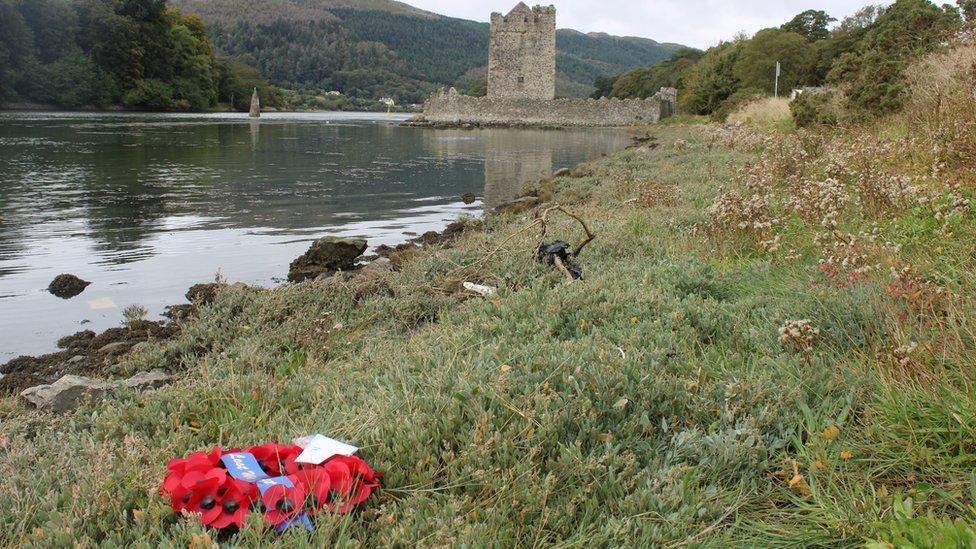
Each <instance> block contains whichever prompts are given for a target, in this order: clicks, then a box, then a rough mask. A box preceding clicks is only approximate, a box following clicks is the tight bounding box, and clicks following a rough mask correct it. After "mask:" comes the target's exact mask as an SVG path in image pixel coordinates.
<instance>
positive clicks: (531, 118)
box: [418, 88, 674, 127]
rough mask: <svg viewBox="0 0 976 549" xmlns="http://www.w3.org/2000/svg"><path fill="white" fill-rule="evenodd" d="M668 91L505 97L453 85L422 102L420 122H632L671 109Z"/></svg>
mask: <svg viewBox="0 0 976 549" xmlns="http://www.w3.org/2000/svg"><path fill="white" fill-rule="evenodd" d="M670 97H671V92H670V91H662V92H660V93H658V94H657V95H655V96H654V97H649V98H647V99H644V100H641V99H625V100H621V99H606V98H604V99H598V100H596V99H553V100H548V101H547V100H537V99H507V98H501V99H499V98H492V97H469V96H467V95H461V94H459V93H458V92H457V91H455V90H454V89H453V88H452V89H451V90H449V91H448V92H446V93H441V94H435V95H433V96H432V97H431V98H430V99H428V100H427V103H425V104H424V114H423V116H422V117H421V119H420V120H418V121H420V122H425V123H428V124H434V125H462V124H475V125H482V126H593V127H597V126H634V125H643V124H655V123H657V122H658V120H660V119H661V118H662V117H664V116H668V115H669V114H671V113H673V112H674V111H673V102H669V99H670Z"/></svg>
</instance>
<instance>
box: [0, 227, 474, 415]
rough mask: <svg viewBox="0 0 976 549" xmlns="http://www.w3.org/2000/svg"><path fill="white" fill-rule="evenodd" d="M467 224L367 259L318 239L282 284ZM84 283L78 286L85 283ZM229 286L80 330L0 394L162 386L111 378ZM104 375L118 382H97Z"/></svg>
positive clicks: (337, 274) (356, 266)
mask: <svg viewBox="0 0 976 549" xmlns="http://www.w3.org/2000/svg"><path fill="white" fill-rule="evenodd" d="M471 227H472V224H470V223H468V224H466V223H462V222H460V221H455V222H453V223H451V224H449V225H448V226H447V227H445V228H444V230H443V231H440V232H438V231H429V232H426V233H424V234H422V235H420V236H418V237H415V238H412V239H410V240H407V241H406V242H404V243H402V244H399V245H396V246H387V245H381V246H379V247H378V248H377V249H376V254H375V255H371V256H364V255H363V254H364V253H365V251H366V249H367V243H366V241H365V240H362V239H350V238H336V237H329V236H326V237H322V238H320V239H318V240H316V241H315V242H313V243H312V245H311V246H310V248H309V251H308V252H306V253H305V254H303V255H302V256H300V257H298V258H297V259H295V261H293V262H292V263H291V265H290V267H289V275H288V280H289V283H300V282H303V281H306V280H313V279H320V280H321V279H329V278H341V279H345V280H348V279H351V278H356V277H361V276H370V275H371V274H372V273H376V272H383V271H392V270H395V269H397V268H398V266H399V265H401V264H402V263H403V262H406V261H409V260H410V259H411V258H412V257H414V256H415V255H416V254H417V253H419V252H420V250H422V249H423V248H425V247H429V246H448V245H450V243H451V242H452V241H453V240H454V239H456V238H457V237H458V236H460V235H461V234H462V233H464V232H465V231H466V230H469V229H470V228H471ZM70 277H71V275H60V276H59V277H58V278H57V279H56V282H58V284H55V283H52V288H55V287H60V284H61V283H62V282H63V281H64V280H71V278H70ZM84 282H85V286H87V284H90V283H89V282H87V281H84ZM229 286H232V285H231V284H227V283H224V282H214V283H205V284H196V285H194V286H192V287H190V289H189V290H187V292H186V299H187V301H189V303H184V304H178V305H171V306H169V307H167V308H166V312H165V313H164V314H163V316H165V317H166V320H159V321H149V320H134V321H130V322H127V323H125V324H124V325H122V326H119V327H116V328H110V329H108V330H105V331H104V332H102V333H100V334H96V333H95V332H94V331H92V330H82V331H79V332H76V333H74V334H71V335H68V336H65V337H62V338H61V339H60V340H58V342H57V346H58V348H59V349H60V350H59V351H56V352H53V353H47V354H44V355H39V356H20V357H17V358H14V359H13V360H11V361H9V362H7V363H6V364H3V365H2V366H0V374H2V377H0V396H5V395H14V394H20V395H21V396H22V397H23V398H24V399H25V400H26V401H27V402H29V403H31V404H33V405H34V406H36V407H38V408H43V409H49V410H52V411H65V410H67V409H70V408H71V407H72V404H75V403H77V402H78V401H80V399H81V398H82V397H83V396H87V397H94V396H100V395H102V394H104V393H105V392H107V389H108V388H110V387H111V386H114V385H117V384H119V383H121V384H122V385H123V386H127V387H129V388H135V389H142V388H151V387H155V386H158V385H159V384H160V383H168V382H169V380H170V377H169V374H168V373H167V372H163V371H156V372H139V373H136V374H135V375H134V376H132V377H129V378H128V379H124V378H119V376H124V375H128V374H129V373H131V372H126V367H125V362H126V358H127V357H128V356H129V355H130V354H131V353H137V352H139V351H141V350H143V349H144V348H147V347H149V346H150V345H151V344H152V343H154V342H161V341H166V340H170V339H173V338H175V337H177V336H178V335H179V334H180V332H181V331H182V326H183V323H184V321H187V320H190V319H192V318H193V317H194V316H196V314H197V311H198V309H199V308H201V307H206V306H208V305H210V304H211V303H213V301H214V300H215V299H216V297H217V294H218V293H219V292H220V291H221V290H222V289H224V288H225V287H229ZM81 289H82V290H83V289H84V287H83V286H82V287H81ZM79 293H80V292H79ZM75 295H77V294H75ZM150 374H151V375H150ZM88 376H92V377H88ZM110 378H115V379H118V381H105V380H106V379H110ZM147 380H148V381H147Z"/></svg>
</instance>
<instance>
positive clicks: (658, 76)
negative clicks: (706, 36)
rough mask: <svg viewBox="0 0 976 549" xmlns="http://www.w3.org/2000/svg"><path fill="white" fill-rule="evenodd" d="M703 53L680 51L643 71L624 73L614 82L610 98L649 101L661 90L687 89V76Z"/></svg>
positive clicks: (691, 50) (688, 50) (692, 50)
mask: <svg viewBox="0 0 976 549" xmlns="http://www.w3.org/2000/svg"><path fill="white" fill-rule="evenodd" d="M702 55H703V53H702V52H701V51H698V50H696V49H692V48H683V49H680V50H678V51H676V52H674V54H672V55H671V58H670V59H668V60H666V61H664V62H662V63H659V64H657V65H654V66H653V67H647V68H643V69H636V70H633V71H630V72H627V73H624V74H622V75H620V76H619V77H617V78H616V79H615V80H614V82H613V89H612V90H611V92H610V94H609V96H610V97H616V98H618V99H630V98H638V99H647V98H648V97H651V96H652V95H654V94H655V93H657V92H658V91H660V89H661V88H665V87H667V88H678V89H682V88H684V87H685V83H684V80H685V76H686V75H687V74H688V71H689V70H690V69H691V68H692V67H693V66H695V64H696V63H698V61H699V60H700V59H701V58H702Z"/></svg>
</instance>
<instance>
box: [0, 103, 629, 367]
mask: <svg viewBox="0 0 976 549" xmlns="http://www.w3.org/2000/svg"><path fill="white" fill-rule="evenodd" d="M403 119H404V117H403V116H397V115H393V116H388V115H368V114H343V113H327V114H313V115H309V114H270V115H266V116H265V117H263V118H262V119H261V120H260V121H251V120H249V119H247V118H246V117H242V116H241V115H236V114H233V115H230V114H228V115H144V114H62V113H44V114H36V113H30V114H20V113H0V361H6V360H9V359H10V358H13V357H15V356H18V355H22V354H37V353H42V352H48V351H52V350H54V348H55V342H56V341H57V339H58V338H59V337H61V336H63V335H67V334H70V333H73V332H75V331H78V330H81V329H93V330H96V331H97V330H102V329H105V328H109V327H112V326H115V325H117V324H118V323H119V321H120V320H121V318H122V313H121V311H122V309H124V308H125V307H126V306H128V305H131V304H140V305H142V306H144V307H146V308H147V309H149V311H150V313H151V314H152V315H153V316H156V315H158V314H160V313H162V312H163V310H164V308H165V306H166V305H171V304H175V303H181V302H185V300H184V298H183V294H184V293H185V292H186V289H187V288H188V287H189V286H190V285H192V284H195V283H198V282H208V281H212V280H213V278H214V275H215V273H217V272H218V271H219V272H220V273H221V275H222V276H223V277H225V278H226V279H228V280H230V281H232V282H246V283H250V284H260V285H273V284H277V283H280V282H282V279H284V278H285V277H286V276H287V272H288V264H289V262H291V260H292V259H294V258H295V257H297V256H299V255H301V254H302V253H304V251H305V250H306V249H307V248H308V245H309V242H311V241H312V240H314V239H316V238H318V237H320V236H325V235H342V236H358V237H364V238H367V239H368V240H369V243H370V245H371V246H376V245H379V244H395V243H398V242H402V241H403V240H405V239H407V238H409V237H410V236H412V235H414V234H421V233H423V232H425V231H429V230H439V229H441V228H443V227H444V226H445V225H447V223H449V222H450V221H452V220H454V219H456V218H457V217H458V216H459V215H461V214H469V215H480V214H481V213H482V212H483V211H484V209H486V208H488V207H491V206H494V205H497V204H498V203H500V202H503V201H505V200H508V199H510V198H512V197H514V196H515V195H516V193H517V192H518V191H519V190H520V189H521V187H522V185H523V184H524V182H526V181H529V180H535V179H538V178H540V177H542V176H545V175H548V174H550V173H551V172H552V171H553V170H555V169H558V168H561V167H568V166H572V165H575V164H577V163H579V162H582V161H585V160H588V159H592V158H594V157H598V156H600V155H601V154H603V153H608V152H612V151H614V150H618V149H620V148H623V147H624V146H626V145H627V143H628V142H629V139H628V137H627V136H626V134H625V133H624V132H621V131H616V130H586V131H584V130H580V131H568V130H567V131H532V130H476V131H460V130H457V131H455V130H426V129H417V128H409V127H402V126H399V125H398V122H400V121H402V120H403ZM466 192H471V193H474V194H475V195H477V196H478V197H479V200H478V201H477V202H475V203H474V204H471V205H465V204H463V203H462V202H461V200H460V198H459V196H460V195H461V194H462V193H466ZM60 273H72V274H75V275H78V276H80V277H81V278H84V279H85V280H90V281H92V282H94V283H93V284H92V285H91V286H89V287H88V288H87V289H86V290H85V292H84V293H82V294H81V295H80V296H78V297H76V298H74V299H71V300H62V299H59V298H56V297H54V296H52V295H50V294H49V293H47V291H46V287H47V285H48V284H49V283H50V281H51V280H52V279H53V278H54V277H55V276H56V275H58V274H60Z"/></svg>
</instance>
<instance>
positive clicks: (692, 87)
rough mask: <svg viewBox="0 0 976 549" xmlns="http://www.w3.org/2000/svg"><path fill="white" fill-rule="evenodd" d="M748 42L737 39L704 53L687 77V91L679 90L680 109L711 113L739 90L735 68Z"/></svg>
mask: <svg viewBox="0 0 976 549" xmlns="http://www.w3.org/2000/svg"><path fill="white" fill-rule="evenodd" d="M746 41H747V40H746V39H745V38H744V37H738V38H736V39H735V40H733V41H731V42H723V43H721V44H719V45H718V46H715V47H713V48H711V49H709V50H708V51H707V52H705V55H704V56H702V58H701V61H699V62H698V63H696V64H695V65H694V66H693V67H691V68H690V69H689V70H688V72H687V74H686V75H685V77H684V84H685V89H684V90H683V91H681V90H679V95H678V107H679V109H681V110H682V111H684V112H688V113H691V114H711V113H712V112H714V111H715V110H717V109H718V108H719V107H720V106H721V104H722V103H723V102H724V101H725V100H726V99H728V98H729V97H730V96H732V94H734V93H735V92H736V91H738V90H739V89H740V82H739V79H738V77H737V76H736V74H735V71H734V67H735V65H736V63H737V62H738V60H739V57H740V56H741V55H742V49H743V47H744V45H745V42H746Z"/></svg>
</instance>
